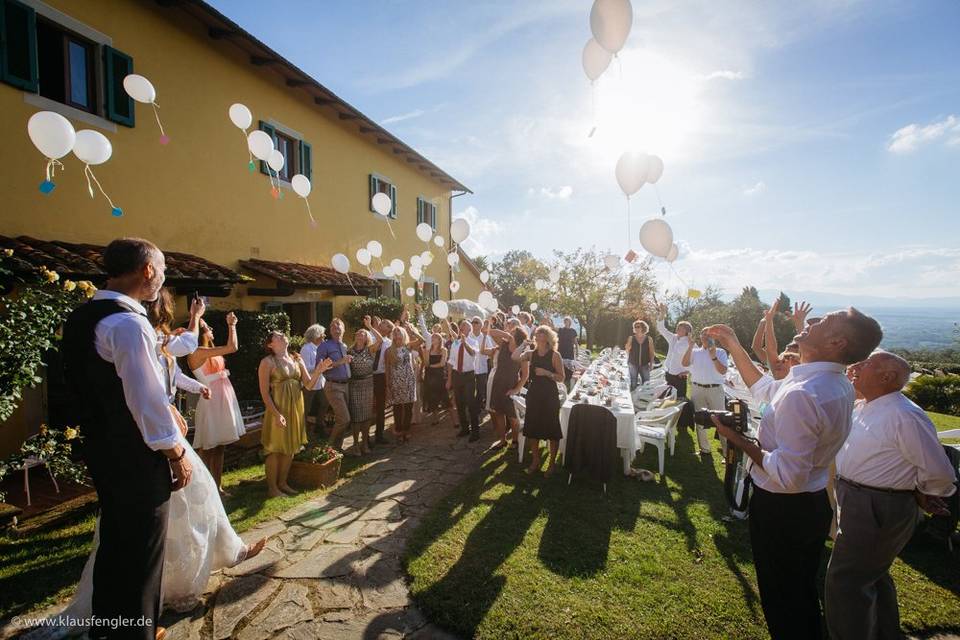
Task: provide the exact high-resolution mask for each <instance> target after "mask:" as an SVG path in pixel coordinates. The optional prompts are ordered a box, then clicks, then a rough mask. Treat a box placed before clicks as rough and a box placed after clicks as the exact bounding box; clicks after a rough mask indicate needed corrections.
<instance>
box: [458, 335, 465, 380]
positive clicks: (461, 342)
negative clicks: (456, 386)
mask: <svg viewBox="0 0 960 640" xmlns="http://www.w3.org/2000/svg"><path fill="white" fill-rule="evenodd" d="M463 349H464V342H463V340H461V341H460V352H459V353H458V354H457V371H458V372H459V373H463Z"/></svg>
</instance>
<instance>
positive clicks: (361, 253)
mask: <svg viewBox="0 0 960 640" xmlns="http://www.w3.org/2000/svg"><path fill="white" fill-rule="evenodd" d="M357 262H359V263H360V264H362V265H363V266H365V267H366V266H367V265H369V264H370V251H369V250H367V249H364V248H363V247H360V248H359V249H357Z"/></svg>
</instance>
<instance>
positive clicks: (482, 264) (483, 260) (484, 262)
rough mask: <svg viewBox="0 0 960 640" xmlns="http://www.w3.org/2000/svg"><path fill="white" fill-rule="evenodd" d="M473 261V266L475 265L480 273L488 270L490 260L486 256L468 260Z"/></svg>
mask: <svg viewBox="0 0 960 640" xmlns="http://www.w3.org/2000/svg"><path fill="white" fill-rule="evenodd" d="M470 259H471V260H473V264H475V265H477V269H479V270H480V271H489V270H490V260H489V259H488V258H487V256H477V257H476V258H470Z"/></svg>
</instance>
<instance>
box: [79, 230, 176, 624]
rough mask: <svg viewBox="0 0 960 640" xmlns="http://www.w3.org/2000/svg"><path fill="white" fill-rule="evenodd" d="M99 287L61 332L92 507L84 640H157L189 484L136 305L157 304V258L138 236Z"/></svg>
mask: <svg viewBox="0 0 960 640" xmlns="http://www.w3.org/2000/svg"><path fill="white" fill-rule="evenodd" d="M103 268H104V270H105V271H106V272H107V278H108V279H107V284H106V288H104V289H101V290H99V291H97V293H96V295H94V297H93V299H92V300H91V301H89V302H87V303H86V304H84V305H82V306H80V307H79V308H77V309H76V310H75V311H74V312H73V313H72V314H71V315H70V318H69V319H68V320H67V323H66V325H65V326H64V330H63V362H64V374H65V377H66V381H67V385H68V387H69V390H70V393H71V395H72V401H73V411H74V415H76V417H77V419H78V421H79V424H80V428H81V432H82V433H83V434H84V442H83V456H84V460H85V461H86V463H87V468H88V469H89V471H90V476H91V477H92V478H93V484H94V486H95V487H96V489H97V495H98V497H99V501H100V546H99V548H98V549H97V556H96V562H95V564H94V568H93V612H92V613H93V617H94V618H95V622H97V624H95V625H94V626H93V627H92V628H91V629H90V637H91V638H137V639H142V640H154V638H155V637H162V635H163V630H162V629H158V628H157V627H156V624H157V618H158V616H159V615H160V580H161V576H162V573H163V546H164V539H165V538H166V530H167V508H168V500H169V498H170V492H171V491H176V490H178V489H181V488H183V487H184V486H186V485H187V484H188V483H189V482H190V476H191V472H192V470H191V468H190V464H189V462H188V461H187V460H186V459H185V458H184V453H185V452H184V448H183V447H182V446H180V445H179V444H178V436H179V429H178V427H177V423H176V422H175V421H174V418H173V414H171V412H170V406H169V402H168V401H167V395H166V391H165V388H164V383H163V372H162V371H161V369H160V366H159V362H158V360H157V354H156V344H157V337H156V332H155V331H154V329H153V327H151V326H150V322H149V321H148V320H147V315H146V312H145V311H144V308H143V306H142V304H141V303H142V302H149V301H153V300H155V299H156V298H157V295H158V293H159V291H160V288H161V287H162V286H163V281H164V268H165V264H164V259H163V253H161V252H160V250H159V249H158V248H157V247H156V246H154V245H153V244H152V243H151V242H148V241H146V240H141V239H138V238H122V239H120V240H114V241H113V242H111V243H110V245H109V246H108V247H107V248H106V250H105V251H104V253H103Z"/></svg>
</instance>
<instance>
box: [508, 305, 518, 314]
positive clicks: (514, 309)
mask: <svg viewBox="0 0 960 640" xmlns="http://www.w3.org/2000/svg"><path fill="white" fill-rule="evenodd" d="M510 312H511V313H513V315H517V314H518V313H520V305H518V304H515V305H513V306H512V307H510Z"/></svg>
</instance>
